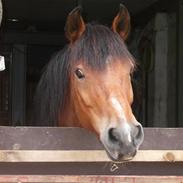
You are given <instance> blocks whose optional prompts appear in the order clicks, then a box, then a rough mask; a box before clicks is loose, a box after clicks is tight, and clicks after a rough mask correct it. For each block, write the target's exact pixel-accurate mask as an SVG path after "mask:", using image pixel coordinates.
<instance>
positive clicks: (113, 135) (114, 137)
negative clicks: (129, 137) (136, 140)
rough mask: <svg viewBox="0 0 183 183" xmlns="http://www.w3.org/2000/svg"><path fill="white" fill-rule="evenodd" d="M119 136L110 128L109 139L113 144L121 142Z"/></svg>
mask: <svg viewBox="0 0 183 183" xmlns="http://www.w3.org/2000/svg"><path fill="white" fill-rule="evenodd" d="M119 138H120V137H119V134H118V133H117V131H116V129H115V128H110V129H109V139H110V140H111V141H112V142H118V141H119Z"/></svg>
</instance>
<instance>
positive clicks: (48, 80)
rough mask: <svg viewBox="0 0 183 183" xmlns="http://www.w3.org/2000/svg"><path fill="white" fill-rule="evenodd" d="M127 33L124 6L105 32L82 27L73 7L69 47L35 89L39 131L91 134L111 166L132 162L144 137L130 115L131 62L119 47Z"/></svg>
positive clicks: (99, 27)
mask: <svg viewBox="0 0 183 183" xmlns="http://www.w3.org/2000/svg"><path fill="white" fill-rule="evenodd" d="M129 32H130V15H129V12H128V10H127V8H126V7H125V6H124V5H120V9H119V12H118V14H117V15H116V17H115V18H114V20H113V22H112V28H111V29H110V28H108V27H106V26H104V25H100V24H85V22H84V20H83V18H82V16H81V7H76V8H75V9H74V10H73V11H72V12H71V13H70V14H69V15H68V17H67V21H66V25H65V34H66V37H67V39H68V40H69V44H68V45H66V46H65V47H64V48H63V49H62V50H61V51H60V52H58V53H57V54H56V55H55V56H54V57H53V58H52V59H51V61H50V62H49V64H48V66H47V68H46V70H45V72H44V73H43V75H42V78H41V80H40V82H39V84H38V88H37V97H36V103H37V106H40V108H41V110H39V111H38V113H39V117H40V118H39V120H40V121H43V122H44V125H47V124H50V123H54V125H55V126H64V127H82V128H85V129H88V130H90V131H92V132H94V133H95V134H96V135H97V137H98V138H99V140H100V141H101V143H102V144H103V146H104V148H105V150H106V152H107V154H108V156H109V157H110V158H111V159H112V160H114V161H124V160H130V159H131V158H133V157H134V156H135V154H136V152H137V150H138V148H139V146H140V144H141V143H142V141H143V137H144V134H143V128H142V126H141V124H140V123H139V122H137V120H136V118H135V116H134V115H133V113H132V109H131V104H132V102H133V91H132V86H131V73H132V72H133V70H134V68H135V61H134V59H133V57H132V55H131V54H130V53H129V51H128V49H127V47H126V46H125V43H124V41H125V40H126V39H127V37H128V34H129Z"/></svg>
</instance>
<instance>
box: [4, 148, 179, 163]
mask: <svg viewBox="0 0 183 183" xmlns="http://www.w3.org/2000/svg"><path fill="white" fill-rule="evenodd" d="M0 162H111V160H110V159H109V158H108V156H107V154H106V152H105V151H101V150H98V151H97V150H88V151H87V150H83V151H79V150H78V151H72V150H69V151H64V150H62V151H58V150H57V151H51V150H50V151H41V150H39V151H23V150H20V151H16V150H1V151H0ZM131 162H183V150H173V151H172V150H169V151H167V150H141V151H138V153H137V155H136V156H135V157H134V158H133V159H132V160H131ZM119 163H121V162H119Z"/></svg>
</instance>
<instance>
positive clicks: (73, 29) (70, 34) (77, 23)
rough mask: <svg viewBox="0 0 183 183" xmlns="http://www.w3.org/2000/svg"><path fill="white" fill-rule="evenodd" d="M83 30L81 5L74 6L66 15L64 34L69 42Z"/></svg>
mask: <svg viewBox="0 0 183 183" xmlns="http://www.w3.org/2000/svg"><path fill="white" fill-rule="evenodd" d="M84 31H85V23H84V21H83V18H82V17H81V6H78V7H76V8H74V9H73V10H72V11H71V12H70V13H69V15H68V16H67V21H66V25H65V35H66V37H67V39H68V40H69V41H70V43H73V42H75V41H76V40H77V39H78V38H79V37H80V36H81V35H82V34H83V32H84Z"/></svg>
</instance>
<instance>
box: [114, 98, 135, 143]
mask: <svg viewBox="0 0 183 183" xmlns="http://www.w3.org/2000/svg"><path fill="white" fill-rule="evenodd" d="M111 103H112V106H113V108H114V109H115V110H116V112H117V114H118V116H119V119H120V121H122V123H123V129H124V132H125V133H126V135H127V138H128V141H129V142H131V141H132V139H131V135H130V131H131V130H130V126H129V124H128V123H127V119H126V116H125V113H124V109H123V107H122V105H121V103H120V102H119V101H118V100H117V98H115V97H111Z"/></svg>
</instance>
